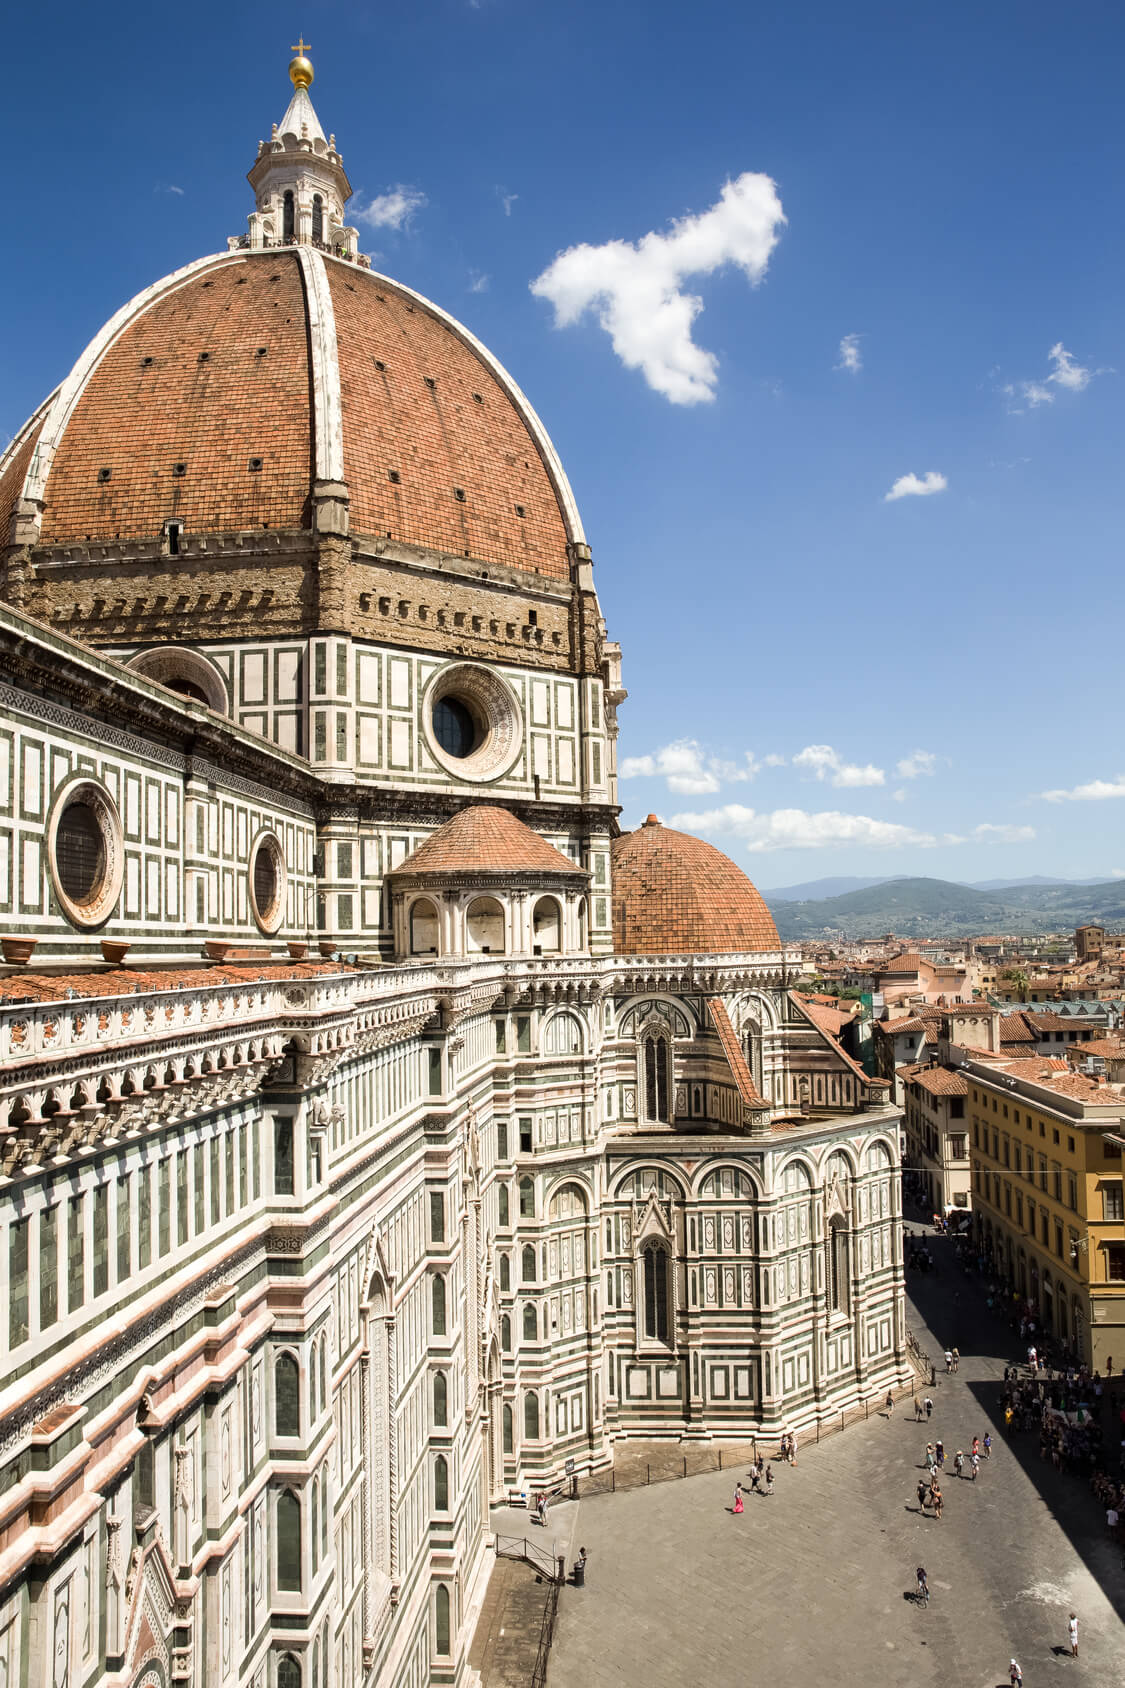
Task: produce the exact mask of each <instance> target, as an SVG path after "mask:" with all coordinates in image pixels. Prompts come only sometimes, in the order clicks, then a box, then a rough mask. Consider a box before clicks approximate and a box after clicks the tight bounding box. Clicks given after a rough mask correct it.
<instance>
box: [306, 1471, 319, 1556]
mask: <svg viewBox="0 0 1125 1688" xmlns="http://www.w3.org/2000/svg"><path fill="white" fill-rule="evenodd" d="M311 1517H312V1528H311V1529H310V1531H309V1557H310V1558H311V1560H312V1568H313V1570H314V1571H315V1570H316V1550H317V1548H318V1547H319V1545H320V1479H319V1477H314V1478H313V1481H312V1513H311Z"/></svg>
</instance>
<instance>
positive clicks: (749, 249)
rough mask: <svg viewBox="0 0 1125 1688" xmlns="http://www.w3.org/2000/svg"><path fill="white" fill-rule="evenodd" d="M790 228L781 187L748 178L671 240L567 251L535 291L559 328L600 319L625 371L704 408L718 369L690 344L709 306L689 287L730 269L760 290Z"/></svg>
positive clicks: (710, 356) (658, 236) (674, 231)
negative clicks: (694, 279)
mask: <svg viewBox="0 0 1125 1688" xmlns="http://www.w3.org/2000/svg"><path fill="white" fill-rule="evenodd" d="M785 220H786V219H785V213H784V212H783V210H782V208H781V200H780V199H779V198H778V194H777V188H776V186H775V185H774V183H773V182H772V181H771V180H770V178H769V177H768V176H764V175H761V174H758V173H757V172H755V171H751V170H748V171H746V172H744V174H742V175H741V176H739V177H738V178H737V179H736V180H735V181H733V182H727V184H726V186H725V187H724V188H723V191H722V193H721V195H720V196H719V199H718V202H717V203H716V204H715V205H713V206H711V208H710V210H708V211H702V212H699V213H698V214H696V215H694V216H686V217H680V218H677V219H676V221H675V222H673V224H672V226H671V228H670V230H669V231H668V232H667V233H666V234H662V233H659V232H658V231H656V230H653V231H652V232H651V233H649V234H646V235H644V236H643V237H642V238H641V239H640V240H638V241H635V242H633V241H627V240H609V241H606V243H605V244H604V245H603V246H589V245H586V244H583V245H580V246H571V247H569V248H568V249H567V250H566V251H565V252H560V253H559V255H558V257H557V258H556V259H555V260H554V262H553V263H552V264H550V265H549V266H548V267H547V269H545V270H544V271H543V273H542V275H540V276H538V277H537V278H536V279H535V280H534V281H533V282H532V283H531V291H532V293H534V294H535V295H536V297H538V298H540V299H547V300H549V301H550V302H551V304H552V305H553V306H554V308H555V327H556V328H568V327H570V326H571V325H572V324H574V323H576V322H578V321H579V320H580V318H581V317H582V316H584V315H585V313H586V312H587V311H589V310H592V311H595V312H596V314H597V318H598V322H599V323H600V325H601V327H602V328H604V329H605V331H606V333H607V334H608V335H609V336H610V339H611V340H612V342H613V349H614V351H615V352H616V353H617V356H618V357H619V358H620V359H621V361H622V363H623V364H624V365H625V366H626V368H627V369H639V370H640V371H641V373H642V374H643V375H644V378H645V380H646V381H647V382H648V384H649V386H650V387H652V388H653V390H654V391H655V392H658V393H662V394H663V395H664V397H665V398H666V399H669V400H670V401H671V403H672V404H704V403H707V402H708V401H709V400H711V399H713V398H714V396H715V391H716V387H717V385H718V378H719V363H718V359H717V358H716V357H715V355H714V353H712V352H708V351H705V350H704V349H703V347H702V346H697V345H696V344H695V342H694V340H693V339H692V337H691V332H692V325H693V323H694V322H695V319H696V317H697V316H698V315H699V313H700V311H701V310H702V309H703V301H702V299H700V298H699V297H698V296H697V295H696V294H693V293H689V292H686V291H685V290H684V285H683V284H684V282H685V281H686V280H687V278H688V277H689V276H697V275H711V274H713V273H714V271H716V270H719V269H722V268H723V267H724V266H725V265H727V264H734V265H735V266H736V267H737V268H738V269H740V270H741V271H742V272H743V274H744V275H745V276H746V277H747V278H748V279H749V280H750V281H751V282H752V283H754V284H756V283H758V282H759V281H761V279H762V277H763V276H764V275H765V273H766V267H767V265H768V264H769V260H770V254H771V253H772V252H773V249H774V247H775V246H776V244H777V241H778V238H779V232H780V229H781V227H782V226H783V224H784V223H785Z"/></svg>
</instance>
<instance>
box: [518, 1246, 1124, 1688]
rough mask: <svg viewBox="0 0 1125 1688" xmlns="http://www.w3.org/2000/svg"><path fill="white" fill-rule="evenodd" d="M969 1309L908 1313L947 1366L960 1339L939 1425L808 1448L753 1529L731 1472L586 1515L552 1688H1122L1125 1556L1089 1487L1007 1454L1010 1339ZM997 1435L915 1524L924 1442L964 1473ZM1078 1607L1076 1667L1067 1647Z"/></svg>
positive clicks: (953, 1287) (904, 1423)
mask: <svg viewBox="0 0 1125 1688" xmlns="http://www.w3.org/2000/svg"><path fill="white" fill-rule="evenodd" d="M954 1294H956V1295H957V1297H958V1300H957V1302H954V1301H953V1295H954ZM968 1299H969V1298H968V1295H967V1294H966V1292H965V1286H964V1285H963V1284H961V1285H959V1284H958V1283H957V1282H956V1281H955V1280H954V1279H953V1278H952V1275H947V1277H946V1280H945V1281H944V1282H941V1281H937V1282H929V1281H928V1282H927V1285H926V1291H925V1296H924V1300H925V1311H926V1313H927V1314H928V1315H929V1319H930V1320H931V1321H933V1322H932V1323H930V1324H928V1322H927V1319H926V1318H924V1317H923V1312H922V1308H921V1307H919V1306H918V1305H914V1306H912V1307H911V1310H910V1315H909V1316H910V1323H911V1325H912V1326H913V1328H914V1329H915V1331H916V1332H917V1333H918V1335H919V1339H920V1340H921V1341H922V1342H923V1346H926V1347H928V1349H929V1351H930V1352H931V1353H934V1354H935V1355H936V1354H938V1353H940V1352H941V1349H942V1348H943V1347H944V1343H945V1340H946V1334H945V1332H946V1329H947V1328H948V1326H950V1325H952V1324H953V1323H954V1322H956V1327H957V1332H958V1336H957V1337H955V1338H953V1340H957V1341H958V1346H959V1347H960V1349H961V1354H962V1360H961V1368H960V1371H959V1373H958V1375H957V1376H956V1377H955V1378H945V1377H942V1378H941V1379H940V1380H939V1384H938V1386H937V1387H936V1388H935V1389H934V1390H933V1391H932V1393H933V1395H934V1398H935V1401H936V1409H935V1414H934V1417H933V1419H932V1420H930V1421H929V1423H928V1424H927V1425H915V1424H913V1423H912V1422H911V1419H910V1416H909V1413H908V1412H906V1411H904V1410H903V1408H902V1407H901V1406H900V1407H899V1408H898V1410H896V1412H895V1414H894V1416H893V1417H892V1418H891V1419H890V1420H887V1419H886V1418H884V1417H883V1416H882V1415H879V1416H875V1417H872V1418H871V1419H869V1420H868V1421H867V1422H863V1421H862V1420H861V1421H860V1422H859V1423H857V1424H855V1425H854V1426H851V1427H850V1428H849V1429H848V1430H847V1431H846V1432H845V1433H844V1434H843V1435H838V1436H832V1437H830V1438H829V1439H827V1440H825V1441H822V1442H821V1443H820V1444H819V1446H818V1445H816V1444H815V1443H811V1444H810V1443H805V1444H803V1445H802V1447H801V1450H800V1456H799V1461H800V1462H799V1464H798V1466H797V1467H796V1468H789V1467H786V1466H783V1465H778V1464H776V1463H775V1466H774V1471H775V1476H776V1478H777V1489H776V1492H775V1494H774V1495H773V1496H771V1497H769V1498H768V1499H767V1498H765V1497H764V1496H762V1497H759V1496H753V1495H751V1496H748V1497H747V1500H746V1511H745V1513H744V1515H743V1516H742V1517H737V1518H736V1517H734V1516H733V1514H732V1513H731V1511H730V1506H731V1501H732V1498H733V1487H734V1482H735V1481H736V1480H737V1476H738V1473H731V1472H728V1471H724V1472H722V1473H718V1472H716V1473H712V1474H710V1475H704V1476H700V1477H696V1478H693V1479H689V1480H688V1481H687V1482H667V1483H660V1484H653V1485H652V1486H651V1487H643V1488H638V1489H633V1490H630V1491H627V1492H620V1491H619V1492H618V1493H617V1494H607V1495H598V1496H594V1497H591V1498H588V1499H586V1500H583V1501H582V1502H581V1522H580V1529H579V1534H580V1536H581V1540H582V1542H583V1543H585V1545H586V1546H587V1547H588V1549H589V1555H590V1557H589V1567H588V1571H587V1582H586V1587H585V1588H583V1589H574V1588H567V1589H566V1590H564V1592H563V1597H562V1601H561V1603H560V1607H559V1621H558V1627H557V1630H556V1639H555V1646H554V1649H553V1650H552V1655H551V1664H550V1674H549V1680H550V1688H611V1685H612V1688H617V1685H626V1684H628V1685H630V1688H631V1685H635V1684H642V1683H643V1684H644V1685H645V1688H687V1685H689V1684H690V1685H692V1688H695V1685H706V1688H728V1685H730V1688H734V1685H736V1684H737V1685H742V1684H748V1683H755V1684H756V1683H763V1684H767V1683H768V1684H769V1688H808V1685H809V1684H816V1683H841V1682H843V1683H851V1682H855V1683H861V1682H862V1683H863V1684H864V1685H865V1688H928V1685H929V1684H934V1685H935V1688H936V1685H937V1684H940V1685H941V1688H962V1685H967V1688H994V1685H1000V1684H1005V1683H1006V1682H1007V1667H1008V1660H1009V1659H1010V1658H1011V1657H1013V1656H1015V1657H1017V1658H1018V1659H1019V1660H1020V1663H1021V1665H1022V1666H1023V1672H1024V1681H1025V1683H1026V1685H1027V1688H1038V1685H1039V1684H1041V1683H1044V1682H1049V1683H1056V1682H1057V1683H1060V1684H1061V1683H1063V1682H1070V1683H1072V1684H1074V1685H1075V1688H1078V1685H1079V1684H1093V1683H1096V1684H1098V1688H1125V1624H1123V1621H1122V1615H1123V1613H1125V1575H1123V1572H1122V1567H1121V1563H1120V1560H1121V1554H1120V1551H1119V1550H1118V1549H1116V1548H1115V1547H1114V1546H1113V1544H1112V1543H1111V1542H1110V1541H1109V1539H1108V1537H1107V1536H1106V1534H1105V1530H1104V1524H1103V1522H1102V1519H1101V1515H1100V1512H1099V1509H1098V1508H1097V1506H1096V1504H1095V1503H1094V1501H1093V1499H1092V1497H1091V1495H1090V1493H1089V1490H1088V1488H1087V1487H1086V1485H1085V1484H1083V1483H1081V1482H1080V1481H1079V1480H1077V1479H1075V1478H1068V1477H1066V1476H1065V1475H1060V1474H1059V1473H1056V1472H1054V1471H1053V1470H1052V1469H1051V1468H1049V1467H1048V1468H1043V1469H1040V1468H1039V1464H1038V1461H1034V1463H1031V1462H1029V1461H1028V1460H1027V1458H1026V1452H1027V1450H1026V1449H1025V1448H1022V1447H1012V1446H1009V1445H1008V1444H1007V1443H1006V1442H1005V1440H1004V1436H1003V1431H1002V1429H1001V1427H1000V1426H998V1425H997V1424H996V1422H995V1420H994V1418H992V1417H990V1415H989V1410H988V1403H989V1401H994V1400H995V1397H996V1395H997V1390H996V1388H995V1385H996V1383H997V1382H998V1380H999V1379H1000V1377H1001V1374H1002V1371H1003V1366H1004V1363H1005V1354H1004V1352H1003V1347H1004V1340H1005V1337H1006V1333H1003V1332H1002V1331H1000V1329H999V1327H998V1326H997V1325H996V1322H995V1321H992V1320H991V1319H982V1318H981V1317H980V1316H979V1315H978V1312H977V1310H976V1309H975V1308H974V1307H972V1306H970V1305H968ZM935 1326H936V1334H935V1328H934V1327H935ZM939 1336H940V1340H939ZM1007 1357H1008V1358H1012V1357H1014V1354H1012V1355H1008V1356H1007ZM986 1429H991V1431H992V1435H993V1438H994V1444H995V1445H994V1452H993V1457H992V1459H991V1460H990V1461H988V1462H985V1463H984V1465H983V1467H982V1476H981V1478H980V1480H979V1481H978V1482H977V1483H971V1482H969V1481H967V1480H965V1481H962V1482H958V1480H957V1479H956V1478H955V1477H954V1476H953V1475H952V1473H951V1472H950V1473H948V1474H947V1478H946V1482H945V1484H944V1488H945V1492H946V1507H945V1516H944V1519H943V1520H942V1521H941V1522H938V1521H937V1520H935V1519H934V1518H933V1517H932V1516H929V1515H927V1516H923V1515H922V1514H921V1513H920V1512H919V1510H918V1503H917V1497H916V1494H915V1486H916V1484H917V1480H918V1476H919V1471H920V1467H921V1465H922V1462H923V1455H924V1451H925V1445H926V1442H927V1441H928V1440H933V1439H934V1438H935V1437H936V1436H938V1435H940V1436H941V1437H942V1438H943V1440H944V1441H945V1445H946V1449H947V1451H948V1454H949V1456H950V1457H952V1453H953V1452H954V1451H955V1449H956V1448H957V1447H962V1448H966V1449H967V1448H968V1447H969V1445H970V1444H971V1441H972V1437H973V1435H974V1434H977V1435H980V1436H983V1435H984V1432H985V1430H986ZM744 1475H745V1474H744V1473H743V1476H744ZM919 1563H923V1564H925V1566H926V1568H927V1570H928V1572H929V1574H930V1584H931V1587H932V1589H933V1600H932V1602H931V1604H930V1606H929V1607H928V1608H926V1609H921V1608H918V1607H917V1606H916V1605H915V1603H914V1602H913V1600H911V1599H908V1598H906V1597H905V1596H906V1595H907V1594H908V1593H909V1592H910V1591H911V1590H912V1589H913V1586H914V1567H915V1566H916V1565H917V1564H919ZM1072 1609H1073V1610H1074V1611H1076V1612H1077V1613H1078V1614H1079V1619H1080V1623H1081V1626H1082V1627H1081V1636H1082V1647H1081V1657H1080V1658H1079V1659H1078V1660H1073V1659H1071V1658H1070V1657H1069V1654H1068V1652H1067V1649H1066V1620H1067V1615H1068V1613H1069V1612H1070V1611H1071V1610H1072Z"/></svg>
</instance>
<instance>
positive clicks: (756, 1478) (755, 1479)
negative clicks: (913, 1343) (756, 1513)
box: [750, 1465, 761, 1494]
mask: <svg viewBox="0 0 1125 1688" xmlns="http://www.w3.org/2000/svg"><path fill="white" fill-rule="evenodd" d="M760 1481H761V1477H760V1474H759V1471H758V1467H757V1466H756V1465H752V1466H751V1467H750V1487H751V1489H752V1490H753V1491H754V1493H755V1494H757V1492H758V1484H759V1483H760Z"/></svg>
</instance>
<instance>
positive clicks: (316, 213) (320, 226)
mask: <svg viewBox="0 0 1125 1688" xmlns="http://www.w3.org/2000/svg"><path fill="white" fill-rule="evenodd" d="M312 237H313V239H314V240H323V239H324V201H323V199H322V198H321V197H320V195H319V194H318V193H314V194H313V215H312Z"/></svg>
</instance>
